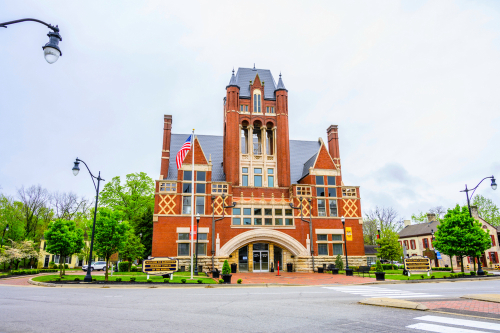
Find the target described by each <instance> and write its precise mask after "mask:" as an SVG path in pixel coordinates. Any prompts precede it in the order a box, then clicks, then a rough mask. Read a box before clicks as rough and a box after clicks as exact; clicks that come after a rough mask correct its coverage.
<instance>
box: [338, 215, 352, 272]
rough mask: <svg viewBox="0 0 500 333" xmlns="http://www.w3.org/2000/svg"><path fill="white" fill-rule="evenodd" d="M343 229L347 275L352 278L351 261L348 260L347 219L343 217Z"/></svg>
mask: <svg viewBox="0 0 500 333" xmlns="http://www.w3.org/2000/svg"><path fill="white" fill-rule="evenodd" d="M340 220H341V221H342V228H343V229H344V249H345V275H346V276H352V269H350V268H349V260H348V259H347V238H346V237H345V217H343V216H342V217H341V218H340Z"/></svg>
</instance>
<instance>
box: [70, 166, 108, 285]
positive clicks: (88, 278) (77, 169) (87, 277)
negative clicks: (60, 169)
mask: <svg viewBox="0 0 500 333" xmlns="http://www.w3.org/2000/svg"><path fill="white" fill-rule="evenodd" d="M80 162H82V163H83V164H84V165H85V167H87V170H88V171H89V174H90V177H91V179H92V183H94V188H95V191H96V194H95V209H94V223H93V224H92V237H91V239H90V252H89V258H88V260H87V274H86V275H85V278H84V279H83V282H92V273H91V271H92V250H93V248H94V233H95V220H96V218H97V203H98V201H99V185H100V183H101V180H102V181H105V180H104V179H102V178H101V171H99V174H98V175H97V177H96V176H94V175H93V174H92V172H90V169H89V167H88V166H87V163H85V162H84V161H82V160H80V159H79V158H78V157H77V158H76V160H75V165H74V166H73V174H74V175H75V176H77V175H78V173H79V172H80ZM94 178H95V179H97V185H96V183H95V181H94Z"/></svg>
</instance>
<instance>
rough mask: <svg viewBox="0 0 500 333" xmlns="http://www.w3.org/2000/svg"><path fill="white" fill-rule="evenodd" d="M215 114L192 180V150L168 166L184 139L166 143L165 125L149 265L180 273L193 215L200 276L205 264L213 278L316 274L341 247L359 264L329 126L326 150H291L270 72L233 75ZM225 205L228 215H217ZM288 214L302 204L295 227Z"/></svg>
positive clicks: (357, 216)
mask: <svg viewBox="0 0 500 333" xmlns="http://www.w3.org/2000/svg"><path fill="white" fill-rule="evenodd" d="M223 114H224V117H223V119H224V123H223V135H222V136H209V135H198V136H196V138H195V142H194V151H195V152H194V160H195V161H194V164H195V166H194V169H195V174H194V175H192V174H191V170H192V164H191V160H192V150H191V151H190V152H189V153H188V155H187V156H186V158H185V160H184V163H183V165H182V167H181V169H180V170H177V167H176V163H175V156H176V154H177V152H178V151H179V149H180V148H181V146H182V144H183V143H184V142H185V141H186V139H187V138H188V137H189V134H172V116H170V115H165V118H164V135H163V151H162V159H161V174H160V178H159V180H157V181H156V194H155V215H154V223H153V225H154V226H153V251H152V255H153V256H154V257H160V256H169V257H176V258H178V259H179V260H180V262H181V266H186V268H187V266H188V265H189V258H190V246H189V232H190V224H191V209H192V206H194V209H195V213H199V214H200V216H201V218H200V226H199V230H198V235H199V246H198V253H199V254H198V258H199V265H203V270H204V271H208V270H211V269H212V263H213V264H214V265H215V266H216V267H219V269H220V267H221V265H222V262H223V261H224V260H225V259H228V261H229V262H230V263H236V264H237V265H238V270H239V271H254V272H259V271H269V270H270V269H271V268H272V267H276V266H277V264H278V262H279V263H280V266H281V267H283V266H284V264H287V263H292V264H294V271H311V270H312V269H313V257H314V267H315V268H317V267H322V265H323V264H324V263H326V264H329V263H333V262H334V260H335V257H336V256H337V255H338V254H340V255H341V256H342V257H344V258H345V256H344V254H345V253H344V252H345V251H344V242H347V254H348V258H349V264H350V265H362V264H366V257H365V253H364V244H363V229H362V223H363V221H362V217H361V204H360V192H359V187H358V186H344V183H343V182H342V173H341V163H340V155H339V138H338V132H337V126H336V125H331V126H329V127H328V129H327V135H328V136H327V137H328V142H326V143H325V142H323V140H322V139H321V138H320V139H319V140H318V141H298V140H290V139H289V130H288V117H289V109H288V90H287V89H286V88H285V85H284V83H283V80H282V79H281V74H280V78H279V80H278V84H276V83H275V80H274V78H273V76H272V74H271V72H270V71H269V70H264V69H255V68H253V69H252V68H239V69H238V71H237V73H236V75H235V73H234V71H233V74H232V76H231V79H230V82H229V85H228V86H227V87H226V97H225V99H224V109H223ZM291 116H293V112H292V115H291ZM191 177H194V179H195V185H194V189H193V188H191V187H192V186H191V179H192V178H191ZM193 190H194V193H195V194H194V196H195V199H194V201H195V202H194V205H192V203H191V191H193ZM223 197H224V200H225V202H223ZM300 198H302V200H301V199H300ZM232 203H235V204H236V205H235V206H234V208H223V205H225V206H231V205H232ZM290 204H293V205H294V206H295V207H300V206H301V204H302V214H303V220H302V219H301V216H300V215H301V213H300V209H292V208H291V207H290ZM310 214H312V216H310ZM342 216H343V217H344V218H345V226H346V230H347V237H346V238H347V240H345V239H344V230H343V227H342V222H341V217H342ZM311 217H312V235H311V234H310V226H309V221H310V219H311ZM216 220H218V221H216ZM304 220H305V221H304ZM215 221H216V222H215ZM195 223H196V222H195ZM311 246H312V249H311ZM311 254H313V255H311Z"/></svg>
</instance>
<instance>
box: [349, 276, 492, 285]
mask: <svg viewBox="0 0 500 333" xmlns="http://www.w3.org/2000/svg"><path fill="white" fill-rule="evenodd" d="M491 280H500V276H498V277H497V276H493V277H489V278H477V279H460V278H456V279H424V280H385V281H378V282H376V281H374V282H365V283H357V284H358V285H367V284H405V283H447V282H475V281H491Z"/></svg>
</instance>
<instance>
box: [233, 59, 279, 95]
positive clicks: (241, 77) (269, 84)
mask: <svg viewBox="0 0 500 333" xmlns="http://www.w3.org/2000/svg"><path fill="white" fill-rule="evenodd" d="M257 74H259V78H260V82H264V98H265V99H272V100H274V99H276V97H275V96H274V91H275V90H276V82H274V78H273V75H272V74H271V71H270V70H269V69H253V68H241V67H240V68H238V72H237V73H236V84H237V85H238V86H239V87H240V97H250V81H252V82H253V81H255V76H256V75H257Z"/></svg>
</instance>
